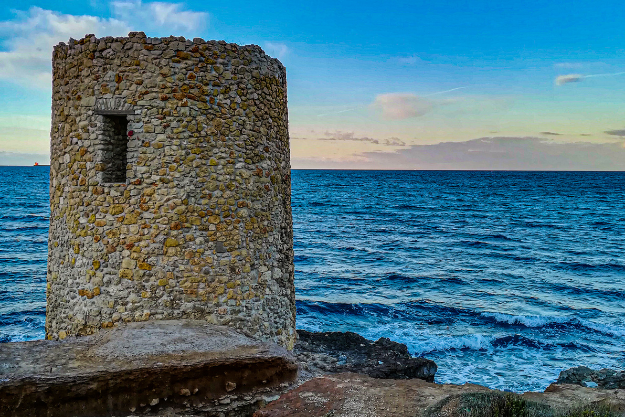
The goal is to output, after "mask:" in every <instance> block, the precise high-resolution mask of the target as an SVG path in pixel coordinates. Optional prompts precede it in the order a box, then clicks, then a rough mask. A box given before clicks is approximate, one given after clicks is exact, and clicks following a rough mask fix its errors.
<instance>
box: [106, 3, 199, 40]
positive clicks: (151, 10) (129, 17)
mask: <svg viewBox="0 0 625 417" xmlns="http://www.w3.org/2000/svg"><path fill="white" fill-rule="evenodd" d="M111 10H112V12H113V16H115V17H116V18H117V19H119V20H121V21H124V22H128V23H129V24H131V23H132V26H133V27H137V28H142V29H141V30H143V31H148V30H150V29H157V30H158V29H160V28H165V29H167V30H170V31H177V32H179V33H183V32H187V33H190V32H192V31H199V30H201V29H203V28H204V27H206V26H208V13H206V12H196V11H193V10H185V7H184V4H183V3H167V2H160V1H155V2H142V1H141V0H128V1H113V2H111Z"/></svg>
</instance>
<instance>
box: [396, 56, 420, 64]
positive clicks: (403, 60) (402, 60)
mask: <svg viewBox="0 0 625 417" xmlns="http://www.w3.org/2000/svg"><path fill="white" fill-rule="evenodd" d="M391 60H392V61H395V62H398V63H399V64H401V65H415V64H418V63H422V62H425V61H424V60H423V59H421V58H420V57H419V56H417V55H408V56H400V57H394V58H391Z"/></svg>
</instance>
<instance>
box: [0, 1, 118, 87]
mask: <svg viewBox="0 0 625 417" xmlns="http://www.w3.org/2000/svg"><path fill="white" fill-rule="evenodd" d="M128 31H129V26H128V25H127V24H126V23H124V22H122V21H120V20H117V19H114V18H113V19H102V18H99V17H95V16H74V15H67V14H60V13H55V12H53V11H51V10H44V9H41V8H39V7H31V8H30V9H29V10H28V11H27V12H17V13H16V19H15V20H12V21H3V22H0V36H2V37H4V38H8V39H7V40H6V41H5V42H4V46H5V48H6V49H7V50H6V51H3V52H0V78H2V79H5V80H9V81H12V82H16V83H19V84H22V85H25V86H34V87H38V88H46V89H49V88H51V85H52V68H51V60H52V46H53V45H55V44H57V43H59V42H61V41H67V40H68V39H69V38H70V37H75V38H78V37H81V36H84V35H85V34H86V33H95V32H99V33H106V34H110V35H122V34H125V33H128Z"/></svg>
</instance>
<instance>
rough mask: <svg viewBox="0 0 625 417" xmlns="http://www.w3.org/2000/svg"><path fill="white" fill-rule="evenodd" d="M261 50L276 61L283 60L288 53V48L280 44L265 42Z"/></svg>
mask: <svg viewBox="0 0 625 417" xmlns="http://www.w3.org/2000/svg"><path fill="white" fill-rule="evenodd" d="M263 48H264V49H265V52H267V53H268V54H269V55H271V56H273V57H275V58H278V59H282V58H284V57H285V56H286V54H288V53H289V48H288V47H287V46H286V45H285V44H283V43H280V42H265V43H263Z"/></svg>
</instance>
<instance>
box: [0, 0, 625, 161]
mask: <svg viewBox="0 0 625 417" xmlns="http://www.w3.org/2000/svg"><path fill="white" fill-rule="evenodd" d="M623 21H625V6H623V4H622V2H620V1H611V0H606V1H602V2H597V1H592V2H591V1H584V0H582V1H575V2H571V1H566V2H565V1H562V0H552V1H544V0H540V1H534V0H528V1H523V2H507V1H501V0H496V1H482V0H473V1H444V0H440V1H431V0H429V1H412V2H404V1H402V2H399V1H393V0H389V1H386V2H382V3H381V2H371V1H366V0H360V1H353V2H352V1H336V0H334V1H325V0H320V1H315V2H305V3H302V4H299V3H298V2H293V1H289V2H286V1H271V2H267V1H263V2H260V1H258V2H244V1H239V2H206V1H186V2H148V1H135V0H115V1H109V2H107V1H95V0H86V1H85V0H82V1H76V0H64V1H52V0H51V1H32V0H31V1H23V0H12V1H11V2H10V6H9V7H6V6H5V7H2V8H0V165H31V164H33V163H34V162H39V163H48V160H49V129H50V108H51V65H50V62H51V54H52V46H53V45H54V44H57V43H58V42H62V41H65V42H66V41H67V40H68V39H69V38H70V37H73V38H76V39H79V38H81V37H83V36H84V35H85V34H87V33H95V34H96V36H108V35H112V36H125V35H126V34H127V33H128V32H129V31H144V32H146V34H147V35H148V36H170V35H175V36H186V37H188V38H193V37H201V38H203V39H206V40H208V39H218V40H221V39H224V40H226V41H228V42H235V43H238V44H257V45H260V46H261V47H263V49H264V50H265V51H266V52H267V53H269V54H270V55H271V56H273V57H276V58H278V59H280V60H281V61H282V63H283V64H284V65H285V66H286V69H287V80H288V100H289V130H290V136H291V165H292V167H293V168H296V169H297V168H328V169H330V168H331V169H486V170H489V169H493V170H499V169H503V170H506V169H510V170H524V169H527V170H625V94H623V93H624V92H625V53H624V49H625V30H623V24H622V23H623Z"/></svg>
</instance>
